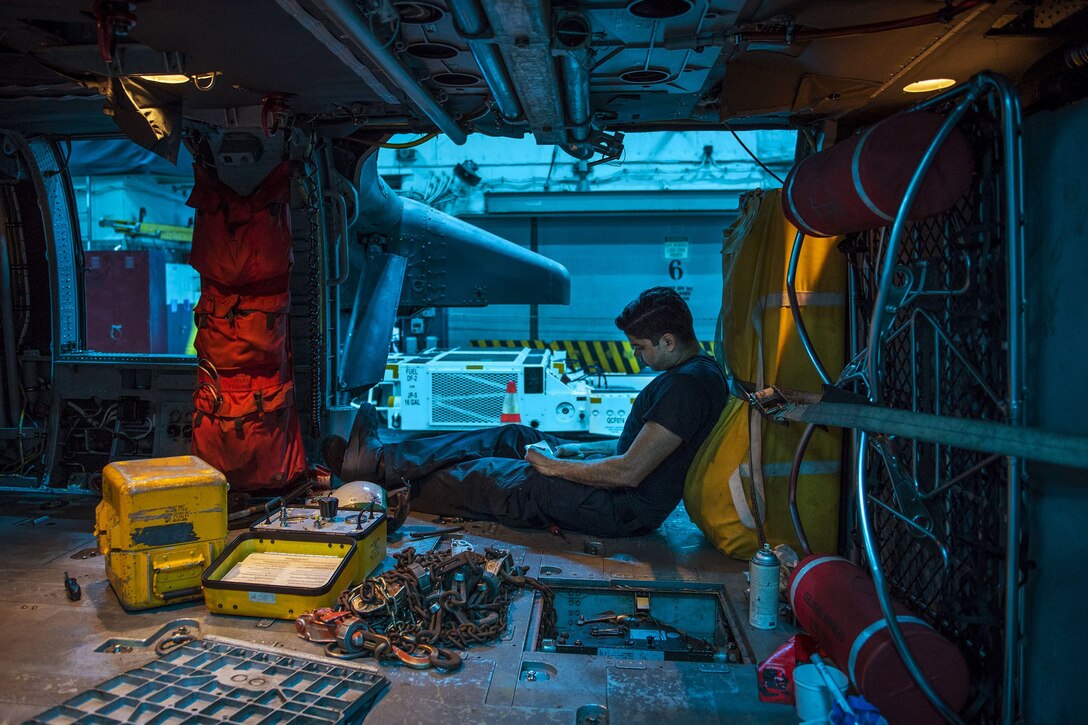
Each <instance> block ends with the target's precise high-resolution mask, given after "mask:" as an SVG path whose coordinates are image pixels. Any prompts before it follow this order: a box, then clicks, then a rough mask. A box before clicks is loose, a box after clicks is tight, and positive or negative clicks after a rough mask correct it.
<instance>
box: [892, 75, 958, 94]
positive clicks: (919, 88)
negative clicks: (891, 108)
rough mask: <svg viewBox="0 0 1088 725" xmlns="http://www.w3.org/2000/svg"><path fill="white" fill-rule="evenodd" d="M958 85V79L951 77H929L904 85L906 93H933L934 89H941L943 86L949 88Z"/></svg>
mask: <svg viewBox="0 0 1088 725" xmlns="http://www.w3.org/2000/svg"><path fill="white" fill-rule="evenodd" d="M954 85H956V81H954V80H952V79H951V78H927V79H926V80H924V81H915V82H914V83H908V84H907V85H905V86H903V92H904V93H932V92H933V91H939V90H941V89H942V88H949V87H951V86H954Z"/></svg>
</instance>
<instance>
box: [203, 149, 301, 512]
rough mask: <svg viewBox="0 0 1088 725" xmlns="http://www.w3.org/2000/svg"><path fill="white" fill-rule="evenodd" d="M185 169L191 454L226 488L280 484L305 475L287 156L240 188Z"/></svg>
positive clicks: (207, 171) (206, 171)
mask: <svg viewBox="0 0 1088 725" xmlns="http://www.w3.org/2000/svg"><path fill="white" fill-rule="evenodd" d="M194 177H195V185H194V187H193V192H192V194H191V195H190V197H189V200H188V202H187V203H188V205H189V206H191V207H193V208H195V209H196V219H195V222H194V226H193V248H192V252H191V254H190V256H189V264H190V265H192V267H193V268H194V269H196V270H197V271H198V272H199V273H200V301H199V302H198V303H197V306H196V309H195V310H194V317H195V321H196V328H197V331H196V340H195V342H194V346H195V347H196V351H197V354H198V355H199V356H200V366H199V372H198V377H197V390H196V392H195V393H194V394H193V405H194V408H195V411H196V412H195V413H194V415H193V445H192V451H193V455H196V456H199V457H201V458H203V459H204V460H205V461H207V462H208V463H210V464H211V465H212V466H214V467H216V468H218V469H219V470H220V471H222V472H223V473H224V475H226V477H227V480H228V481H229V482H230V484H231V486H233V487H234V489H235V490H240V491H253V490H257V489H273V488H275V489H282V488H284V487H286V486H287V485H289V484H290V483H292V482H293V481H295V480H296V479H298V478H300V477H301V476H303V475H304V474H305V473H306V454H305V450H304V448H303V444H302V434H301V432H300V430H299V422H298V411H297V409H296V408H295V394H294V382H293V380H292V366H291V349H290V337H289V335H288V323H287V316H288V314H289V313H290V308H291V299H290V294H289V292H288V287H289V277H288V274H289V272H290V269H291V265H292V262H293V259H292V252H291V221H290V216H289V202H290V179H291V167H290V163H289V162H288V161H284V162H283V163H281V164H279V165H277V166H276V167H275V168H274V169H272V171H271V172H269V174H268V176H266V177H265V178H264V180H263V181H262V182H261V183H260V184H259V185H258V186H257V188H256V189H255V190H254V191H253V192H252V193H251V194H249V195H247V196H242V195H241V194H239V193H237V192H236V191H234V190H233V189H231V188H230V187H228V186H226V185H225V184H224V183H223V182H222V181H220V180H219V178H218V177H217V176H216V174H215V172H214V170H211V169H206V168H204V167H202V166H200V165H196V166H194Z"/></svg>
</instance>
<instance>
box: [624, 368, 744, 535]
mask: <svg viewBox="0 0 1088 725" xmlns="http://www.w3.org/2000/svg"><path fill="white" fill-rule="evenodd" d="M728 397H729V395H728V393H727V391H726V386H725V376H724V375H723V374H722V371H721V368H719V367H718V365H717V363H715V362H714V360H713V359H711V358H710V357H708V356H706V355H702V354H700V355H696V356H695V357H693V358H691V359H690V360H686V361H684V362H683V363H681V364H680V365H677V366H676V367H673V368H669V369H668V370H666V371H665V372H663V373H661V374H660V375H658V376H657V377H656V378H654V380H653V381H652V382H651V383H650V384H649V385H647V386H646V387H645V388H644V389H643V390H642V392H641V393H639V394H638V397H637V398H635V402H634V404H633V405H632V406H631V414H630V415H629V416H628V418H627V423H626V424H625V425H624V426H623V434H622V435H620V438H619V440H618V441H617V442H616V453H617V454H623V453H626V452H627V449H628V448H630V447H631V444H632V443H633V442H634V440H635V437H636V436H637V435H638V434H639V431H641V430H642V427H643V426H644V425H645V424H646V421H648V420H652V421H653V422H655V423H657V424H658V425H661V426H664V427H665V428H667V429H668V430H670V431H671V432H673V433H675V434H676V435H678V436H680V437H681V438H682V439H683V441H682V442H681V443H680V445H679V446H678V447H677V448H676V450H675V451H673V452H672V453H670V454H669V457H668V458H666V459H665V460H664V461H662V462H661V464H660V465H658V467H657V468H655V469H654V470H653V471H651V472H650V474H649V475H648V476H646V478H644V479H643V480H642V483H640V484H639V485H638V486H637V487H636V488H632V489H628V491H629V492H630V497H629V499H628V500H629V501H630V503H631V507H632V508H633V509H634V513H635V515H636V516H638V518H639V520H640V521H641V522H642V523H643V524H644V525H645V526H646V527H648V528H656V527H657V526H658V525H660V524H661V522H662V521H664V520H665V519H666V518H668V516H669V514H671V513H672V511H673V509H675V508H676V505H677V504H678V503H680V499H681V497H682V496H683V494H684V478H685V477H686V476H687V472H688V467H689V466H691V462H692V460H693V459H694V458H695V453H696V451H698V450H699V446H701V445H702V444H703V441H704V440H706V437H707V436H708V435H710V431H711V430H712V429H713V428H714V425H715V424H716V423H717V422H718V418H719V416H721V414H722V409H724V408H725V403H726V401H727V400H728Z"/></svg>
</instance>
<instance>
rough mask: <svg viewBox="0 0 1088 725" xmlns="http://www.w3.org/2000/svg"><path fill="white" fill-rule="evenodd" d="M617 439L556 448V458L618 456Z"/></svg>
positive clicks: (566, 444)
mask: <svg viewBox="0 0 1088 725" xmlns="http://www.w3.org/2000/svg"><path fill="white" fill-rule="evenodd" d="M617 442H618V441H617V439H615V438H612V439H610V440H604V441H586V442H585V443H564V444H563V445H561V446H558V447H556V449H555V457H556V458H587V457H589V456H614V455H616V443H617Z"/></svg>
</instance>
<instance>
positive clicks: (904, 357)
mask: <svg viewBox="0 0 1088 725" xmlns="http://www.w3.org/2000/svg"><path fill="white" fill-rule="evenodd" d="M987 98H988V97H985V96H984V97H983V99H982V100H981V101H979V102H978V103H976V105H975V107H973V108H972V109H971V111H969V113H968V116H967V117H966V118H965V120H964V122H962V123H961V125H960V128H961V129H962V130H963V131H965V132H966V133H967V134H968V136H969V137H970V139H971V141H972V146H973V148H974V152H975V163H976V176H975V178H976V182H975V183H974V185H973V188H972V189H971V190H970V191H969V192H968V194H967V195H966V196H965V197H964V198H963V199H961V200H960V201H959V203H958V204H956V206H955V207H953V208H952V209H951V210H950V211H948V212H946V213H944V214H941V215H939V216H936V217H932V218H928V219H925V220H922V221H919V222H917V223H911V224H908V226H907V229H906V234H905V238H904V240H903V243H902V245H901V248H900V253H899V255H898V259H897V260H896V261H897V269H896V276H895V278H894V280H893V283H892V288H891V295H890V298H889V307H890V308H894V309H895V314H894V315H890V314H889V315H887V316H886V318H885V319H887V320H888V326H887V327H886V329H885V332H884V349H883V358H882V359H883V362H882V365H881V367H880V369H879V371H878V373H879V380H878V381H877V383H876V384H878V385H879V386H880V389H881V391H882V393H883V401H884V404H885V405H888V406H890V407H893V408H898V409H905V410H912V411H918V412H923V413H931V414H936V415H941V416H949V417H953V418H967V419H974V420H978V419H985V420H993V421H1000V422H1015V421H1013V420H1011V419H1010V406H1009V401H1008V398H1009V392H1008V391H1009V365H1010V362H1009V347H1010V342H1009V339H1008V315H1009V302H1008V294H1007V279H1006V275H1007V273H1008V264H1007V261H1006V260H1007V254H1008V250H1007V245H1008V240H1007V239H1006V238H1005V236H1006V235H1005V232H1004V229H1005V227H1004V226H1003V223H1004V218H1005V217H1004V215H1005V213H1006V210H1005V208H1004V207H1003V196H1002V190H1003V188H1004V187H1003V185H1004V184H1005V183H1007V180H1006V179H1004V178H1003V165H1002V164H1003V161H1004V160H1003V159H1002V158H1001V154H1002V144H1001V138H1000V131H999V128H998V126H997V124H996V123H994V122H993V120H992V114H991V113H990V109H989V108H988V104H987ZM887 235H888V230H887V229H879V230H873V231H870V232H864V233H861V234H857V235H853V236H851V237H849V238H847V239H846V240H845V241H844V242H843V244H842V249H843V251H844V252H846V253H847V255H848V257H849V259H850V263H851V274H852V275H853V284H854V290H855V301H854V304H855V312H856V314H855V315H854V318H855V320H856V322H855V335H854V338H855V339H856V340H857V341H858V342H857V345H856V348H857V349H855V350H854V351H853V353H854V354H858V353H859V352H861V351H862V350H863V349H864V347H865V345H866V343H867V341H868V340H870V339H871V338H872V335H871V333H872V331H871V330H869V329H868V326H869V324H870V317H871V315H872V311H873V304H874V301H875V299H876V293H877V288H878V285H879V279H878V277H879V270H880V268H881V265H882V264H883V262H884V260H883V259H882V255H883V253H884V249H885V240H886V238H887ZM864 455H865V466H866V471H867V476H868V481H869V482H870V489H869V492H870V501H869V502H867V505H869V506H870V507H871V510H872V512H873V521H874V525H873V528H874V530H875V533H876V536H877V539H878V542H879V552H880V559H881V565H882V566H883V568H884V572H885V574H886V576H887V579H888V582H889V585H890V587H891V590H892V594H893V595H894V596H896V597H897V598H899V599H901V600H902V601H905V602H907V603H909V604H910V605H911V606H912V608H913V609H915V610H916V611H917V613H918V614H919V615H920V616H922V617H923V618H925V619H926V620H927V621H929V622H930V623H931V624H932V625H933V626H934V627H935V628H936V629H937V630H938V631H940V632H941V633H943V634H944V635H945V636H946V637H948V638H949V639H950V640H952V641H953V642H955V643H956V644H957V645H958V647H959V649H960V651H961V652H962V653H963V655H964V657H965V658H966V659H967V662H968V664H969V666H970V668H971V671H972V685H973V690H972V697H971V699H970V700H969V701H968V706H967V709H966V711H965V712H964V713H963V714H964V715H965V717H966V718H967V719H968V721H983V722H991V721H997V720H1000V719H1001V714H1002V699H1001V694H1002V693H1001V691H1002V687H1003V679H1002V678H1003V675H1004V665H1005V663H1004V649H1005V641H1004V640H1005V597H1006V582H1005V578H1006V575H1005V566H1006V536H1007V535H1006V531H1007V528H1006V516H1007V503H1006V497H1007V491H1008V476H1009V461H1008V459H1007V458H1004V457H999V456H992V455H989V454H986V453H979V452H975V451H969V450H964V449H960V448H954V447H951V446H949V445H940V444H932V443H923V442H919V441H913V440H909V439H904V438H894V439H887V438H882V437H878V436H874V437H873V438H872V439H871V441H870V445H869V451H867V452H864Z"/></svg>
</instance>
